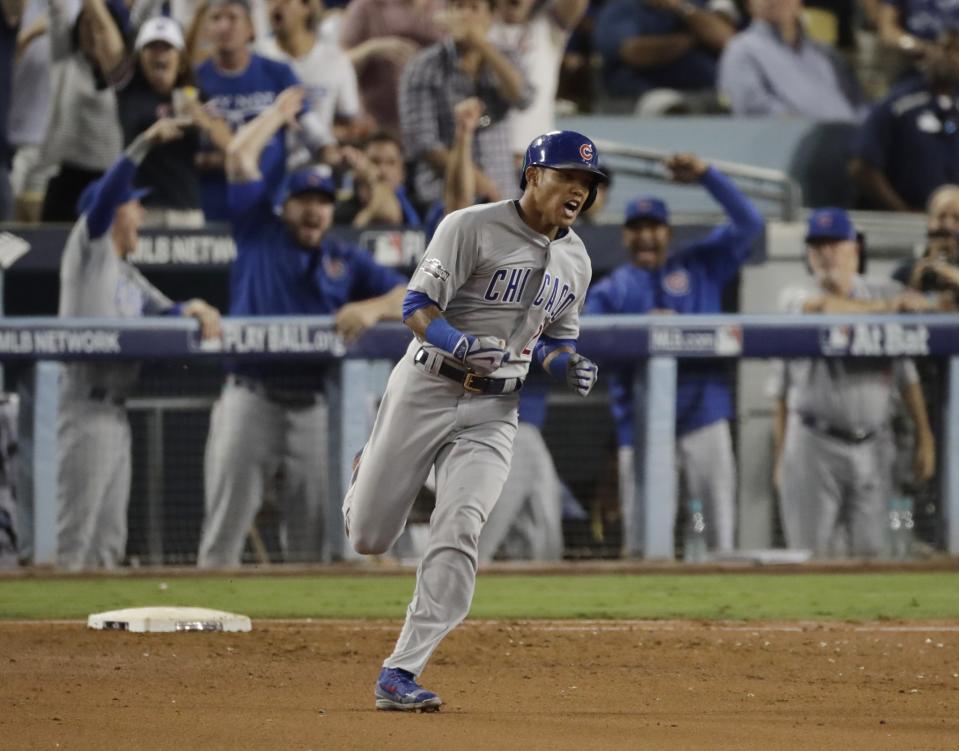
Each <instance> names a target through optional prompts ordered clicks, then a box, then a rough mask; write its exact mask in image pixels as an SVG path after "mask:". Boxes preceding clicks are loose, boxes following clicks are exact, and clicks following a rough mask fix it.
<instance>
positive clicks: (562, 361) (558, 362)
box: [547, 352, 573, 381]
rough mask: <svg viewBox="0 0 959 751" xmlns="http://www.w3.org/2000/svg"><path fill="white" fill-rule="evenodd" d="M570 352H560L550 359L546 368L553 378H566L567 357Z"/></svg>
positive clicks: (561, 379) (560, 379)
mask: <svg viewBox="0 0 959 751" xmlns="http://www.w3.org/2000/svg"><path fill="white" fill-rule="evenodd" d="M572 354H573V353H572V352H560V353H559V354H558V355H556V357H554V358H553V359H552V360H550V363H549V368H547V370H548V371H549V374H550V375H551V376H553V378H555V379H556V380H558V381H563V380H565V379H566V366H567V365H568V364H569V358H570V355H572Z"/></svg>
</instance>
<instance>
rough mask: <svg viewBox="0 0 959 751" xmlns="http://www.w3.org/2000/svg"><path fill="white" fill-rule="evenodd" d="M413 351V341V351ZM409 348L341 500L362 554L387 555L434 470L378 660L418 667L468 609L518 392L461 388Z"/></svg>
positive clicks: (503, 472)
mask: <svg viewBox="0 0 959 751" xmlns="http://www.w3.org/2000/svg"><path fill="white" fill-rule="evenodd" d="M411 352H412V349H411ZM411 352H408V353H407V354H406V355H405V356H404V357H403V359H402V360H400V362H399V363H398V364H397V365H396V367H395V368H394V369H393V372H392V374H391V375H390V380H389V383H388V385H387V388H386V394H385V395H384V397H383V401H382V402H381V404H380V409H379V412H378V413H377V415H376V421H375V423H374V425H373V431H372V433H371V435H370V440H369V442H368V443H367V444H366V446H365V448H364V449H363V454H362V457H361V460H360V464H359V466H358V468H357V471H356V472H355V473H354V478H353V483H352V484H351V485H350V488H349V490H348V491H347V493H346V497H345V499H344V501H343V517H344V521H345V524H346V534H347V536H348V537H349V539H350V542H351V543H352V545H353V547H354V548H355V549H356V551H357V552H358V553H364V554H379V553H384V552H386V551H387V550H389V548H390V547H391V546H392V545H393V543H394V542H395V541H396V539H397V538H398V537H399V536H400V534H401V533H402V532H403V528H404V526H405V524H406V517H407V515H408V514H409V512H410V509H411V507H412V505H413V501H414V500H415V498H416V494H417V493H418V492H419V490H420V488H421V487H423V484H424V483H425V482H426V478H427V476H428V475H429V472H430V469H431V468H432V467H433V466H434V464H435V467H436V507H435V509H434V511H433V514H432V516H431V518H430V534H429V542H428V544H427V547H426V553H425V554H424V556H423V560H422V561H421V562H420V565H419V568H418V569H417V572H416V589H415V591H414V593H413V599H412V601H411V602H410V605H409V607H408V608H407V611H406V622H405V624H404V625H403V629H402V631H401V632H400V636H399V639H398V640H397V642H396V647H395V649H394V650H393V654H392V655H390V656H389V657H388V658H387V659H386V660H385V661H384V663H383V665H384V666H386V667H394V668H402V669H404V670H408V671H410V672H411V673H413V674H414V675H419V674H420V673H422V672H423V670H424V668H425V667H426V663H427V662H428V660H429V658H430V655H431V654H432V653H433V650H435V649H436V647H437V646H438V645H439V643H440V641H441V640H442V639H443V637H444V636H446V634H448V633H449V632H450V631H451V630H452V629H453V628H454V627H456V626H457V625H458V624H459V623H460V622H461V621H462V620H463V619H464V618H465V617H466V614H467V613H468V612H469V607H470V603H471V602H472V599H473V590H474V586H475V583H476V567H477V559H478V554H479V553H478V551H479V539H480V531H481V530H482V528H483V524H484V523H485V522H486V520H487V519H488V518H489V515H490V512H491V511H492V509H493V506H494V504H495V503H496V500H497V499H498V498H499V496H500V493H501V491H502V489H503V485H504V483H505V482H506V477H507V474H508V473H509V465H510V457H511V455H512V450H513V438H514V436H515V434H516V422H517V404H518V402H519V397H518V394H516V393H514V394H507V395H498V396H486V395H482V394H472V393H465V392H464V390H463V387H462V386H460V385H459V384H457V383H456V382H454V381H451V380H449V379H446V378H444V377H442V376H439V375H434V374H433V373H434V372H435V367H436V366H437V365H438V362H437V360H438V357H437V356H435V355H434V358H433V359H432V360H431V362H430V363H427V364H426V365H424V366H421V365H417V364H415V363H414V362H413V361H412V357H411Z"/></svg>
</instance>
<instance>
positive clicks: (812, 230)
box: [806, 206, 856, 243]
mask: <svg viewBox="0 0 959 751" xmlns="http://www.w3.org/2000/svg"><path fill="white" fill-rule="evenodd" d="M855 239H856V228H855V227H854V226H853V224H852V220H851V219H850V218H849V214H847V213H846V211H845V210H844V209H837V208H835V207H833V206H829V207H826V208H822V209H816V210H815V211H813V212H812V214H810V215H809V225H808V227H807V228H806V242H807V243H816V242H822V241H824V240H855Z"/></svg>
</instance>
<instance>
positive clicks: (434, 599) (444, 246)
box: [343, 201, 592, 675]
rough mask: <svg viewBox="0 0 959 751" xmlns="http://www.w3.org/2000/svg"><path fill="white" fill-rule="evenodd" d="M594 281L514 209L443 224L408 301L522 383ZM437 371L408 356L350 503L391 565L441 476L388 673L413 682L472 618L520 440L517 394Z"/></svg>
mask: <svg viewBox="0 0 959 751" xmlns="http://www.w3.org/2000/svg"><path fill="white" fill-rule="evenodd" d="M591 273H592V272H591V267H590V263H589V257H588V256H587V254H586V249H585V247H584V246H583V243H582V241H581V240H580V239H579V237H578V236H577V235H576V233H575V232H573V231H572V230H570V231H568V232H567V233H566V234H565V235H564V236H563V237H561V238H558V239H556V240H554V241H552V242H550V241H549V239H548V238H547V237H545V236H543V235H540V234H538V233H536V232H534V231H533V230H532V229H530V227H529V226H528V225H527V224H526V223H525V222H524V221H523V219H522V218H521V217H520V215H519V209H518V206H517V204H515V203H514V202H512V201H502V202H499V203H494V204H486V205H483V206H476V207H471V208H468V209H464V210H462V211H457V212H453V213H452V214H450V215H449V216H448V217H446V219H444V220H443V222H442V223H441V224H440V226H439V228H438V229H437V231H436V234H435V235H434V237H433V240H432V241H431V242H430V246H429V248H427V251H426V255H425V257H424V259H423V261H422V262H421V263H420V266H419V268H418V269H417V271H416V273H415V274H414V275H413V278H412V280H411V281H410V285H409V289H410V290H413V291H417V292H422V293H425V294H426V295H428V296H429V297H430V299H432V300H433V301H434V302H435V303H436V304H437V305H438V306H439V307H440V309H442V310H443V311H444V313H445V315H446V317H447V319H448V320H449V322H450V323H451V324H452V325H453V326H456V327H457V328H459V329H460V330H461V331H463V332H465V333H468V334H474V335H488V336H498V337H501V338H503V339H505V340H506V342H507V347H508V349H509V352H510V360H509V361H508V362H507V363H505V364H504V365H503V366H502V367H501V368H500V369H499V370H497V371H496V372H495V373H493V374H492V375H493V377H495V378H515V377H520V378H521V377H523V376H525V374H526V373H527V370H528V368H529V364H530V357H531V354H532V349H533V347H534V346H535V344H536V341H537V339H538V338H539V336H540V335H541V334H543V333H545V334H547V335H549V336H552V337H556V338H562V339H575V338H576V337H577V336H578V334H579V313H580V309H581V308H582V305H583V301H584V298H585V295H586V289H587V287H588V286H589V281H590V277H591ZM420 348H425V349H426V350H427V351H428V353H429V356H428V357H427V358H426V361H425V362H423V363H422V364H419V363H417V362H414V355H415V354H416V353H417V352H418V351H419V350H420ZM443 359H444V353H443V352H442V351H441V350H439V349H437V348H436V347H432V346H431V345H424V344H422V343H421V342H419V341H417V340H415V339H414V341H413V342H412V343H411V344H410V347H409V350H408V351H407V353H406V355H405V356H404V357H403V358H402V359H401V360H400V362H399V363H398V364H397V366H396V367H395V368H394V370H393V373H392V375H391V376H390V381H389V383H388V385H387V389H386V393H385V395H384V397H383V401H382V402H381V404H380V409H379V412H378V414H377V416H376V421H375V423H374V425H373V430H372V433H371V435H370V440H369V441H368V442H367V444H366V446H365V448H364V449H363V453H362V456H361V458H360V462H359V465H358V467H357V471H356V472H355V473H354V478H353V482H352V484H351V485H350V488H349V490H348V491H347V494H346V498H345V499H344V502H343V514H344V521H345V524H346V530H347V534H348V536H349V538H350V541H351V542H352V544H353V546H354V548H356V550H357V551H358V552H360V553H367V554H371V553H382V552H385V551H386V550H388V549H389V548H390V546H391V545H392V544H393V542H395V541H396V539H397V538H398V537H399V536H400V534H401V533H402V531H403V527H404V525H405V524H406V517H407V515H408V514H409V511H410V508H411V506H412V503H413V500H414V499H415V497H416V494H417V492H418V491H419V489H420V488H421V487H422V486H423V483H424V482H425V481H426V478H427V476H428V474H429V472H430V469H431V468H432V467H433V466H434V465H435V467H436V509H435V510H434V512H433V516H432V518H431V520H430V536H429V542H428V544H427V549H426V553H425V555H424V557H423V560H422V562H421V564H420V567H419V570H418V572H417V578H416V591H415V593H414V595H413V601H412V603H411V604H410V607H409V609H408V610H407V614H406V623H405V625H404V627H403V630H402V632H401V634H400V637H399V639H398V641H397V644H396V648H395V649H394V651H393V654H392V655H391V656H390V657H388V658H387V659H386V661H385V662H384V665H385V666H387V667H394V668H403V669H405V670H408V671H410V672H411V673H413V674H415V675H418V674H419V673H421V672H422V671H423V669H424V667H425V666H426V663H427V661H428V660H429V657H430V655H431V654H432V652H433V650H434V649H435V648H436V647H437V645H438V644H439V643H440V641H441V640H442V638H443V637H444V636H445V635H446V634H447V633H449V631H450V630H451V629H453V628H454V627H455V626H456V625H457V624H458V623H459V622H460V621H462V619H463V618H465V617H466V613H467V612H468V610H469V606H470V602H471V601H472V597H473V588H474V584H475V579H476V566H477V558H478V544H479V537H480V531H481V530H482V527H483V524H484V523H485V522H486V519H487V518H488V517H489V514H490V511H491V510H492V508H493V506H494V504H495V503H496V500H497V498H499V496H500V493H501V491H502V489H503V485H504V483H505V481H506V477H507V474H508V471H509V466H510V459H511V456H512V451H513V439H514V436H515V434H516V421H517V413H516V406H517V402H518V396H517V394H516V393H515V392H514V393H506V394H500V395H495V396H493V395H486V394H482V393H474V392H468V391H465V390H464V388H463V386H462V385H461V384H459V383H457V382H456V381H453V380H450V379H447V378H445V377H443V376H441V375H439V373H438V367H439V364H440V363H441V362H442V361H443Z"/></svg>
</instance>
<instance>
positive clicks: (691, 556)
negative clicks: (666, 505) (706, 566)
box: [683, 499, 708, 563]
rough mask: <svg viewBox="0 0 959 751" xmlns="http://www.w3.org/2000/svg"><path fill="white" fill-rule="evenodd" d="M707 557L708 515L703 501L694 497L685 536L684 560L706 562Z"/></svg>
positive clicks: (690, 505) (687, 519) (687, 561)
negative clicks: (704, 509)
mask: <svg viewBox="0 0 959 751" xmlns="http://www.w3.org/2000/svg"><path fill="white" fill-rule="evenodd" d="M707 558H708V554H707V551H706V516H705V515H704V514H703V502H702V501H700V500H699V499H693V500H691V501H690V502H689V514H688V515H687V518H686V529H685V534H684V536H683V561H685V562H686V563H705V562H706V560H707Z"/></svg>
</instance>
